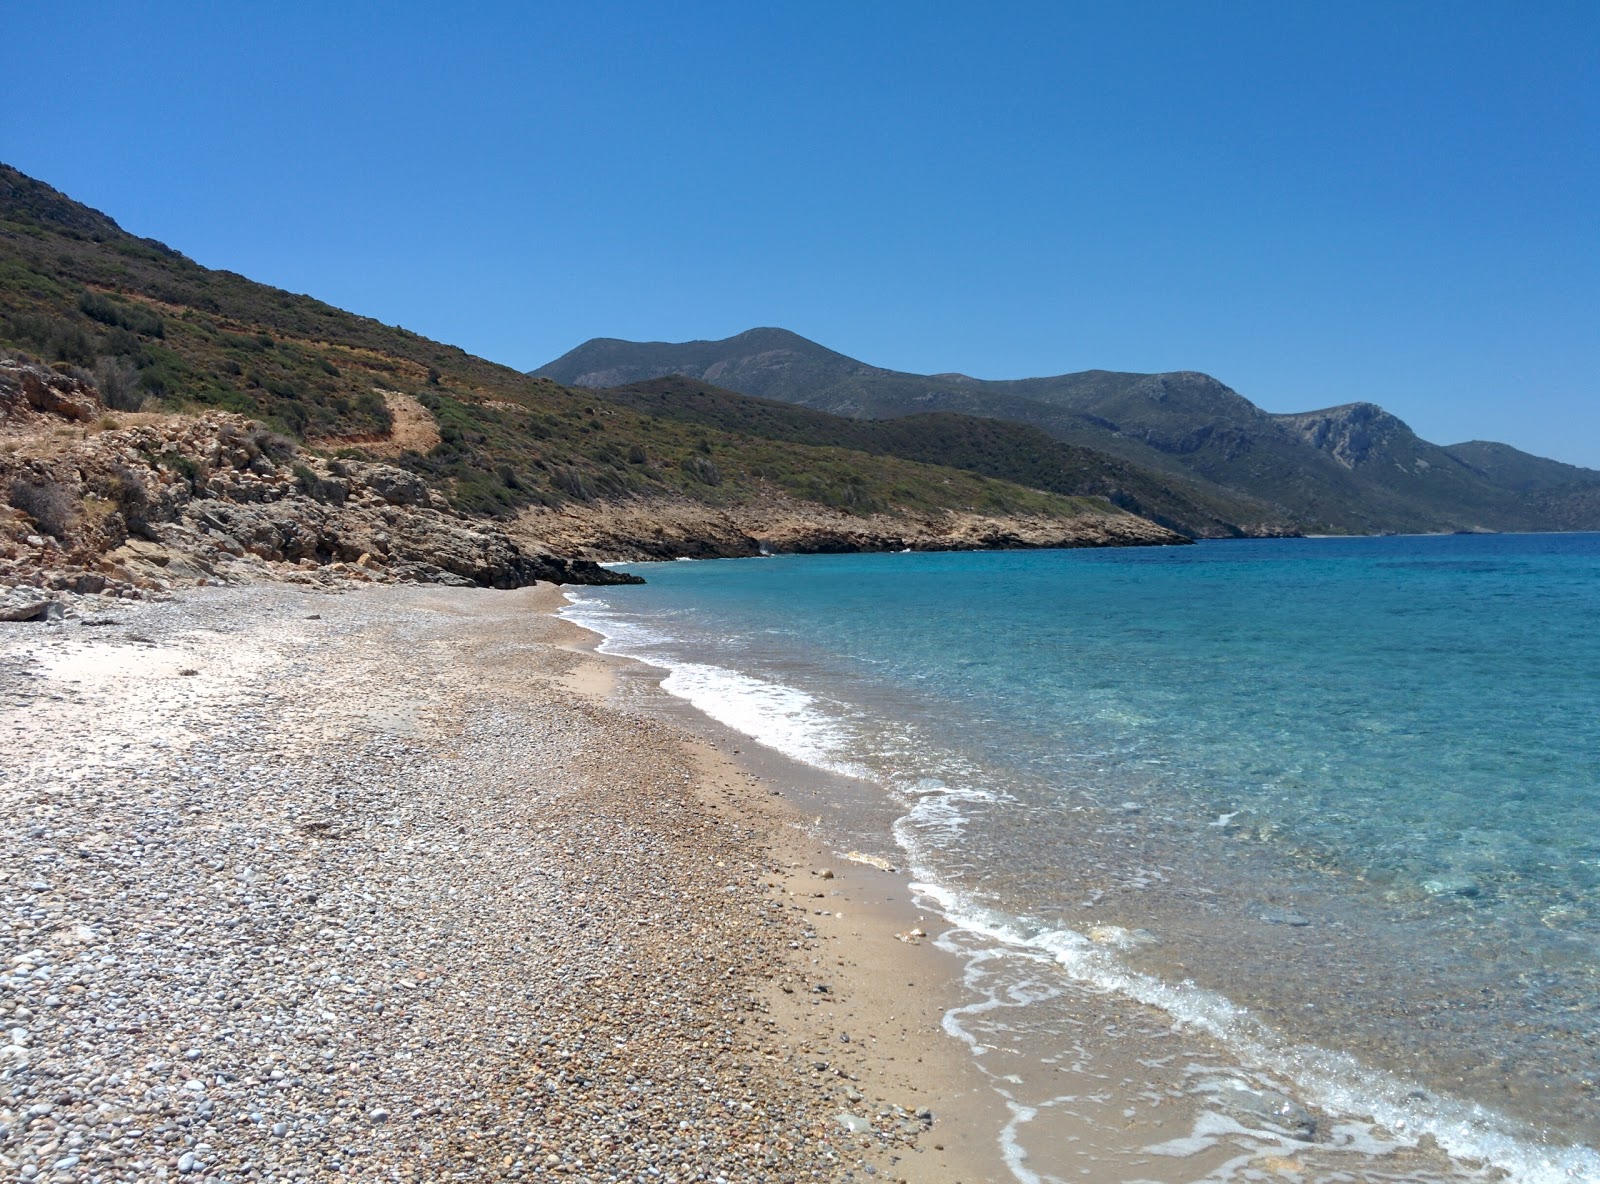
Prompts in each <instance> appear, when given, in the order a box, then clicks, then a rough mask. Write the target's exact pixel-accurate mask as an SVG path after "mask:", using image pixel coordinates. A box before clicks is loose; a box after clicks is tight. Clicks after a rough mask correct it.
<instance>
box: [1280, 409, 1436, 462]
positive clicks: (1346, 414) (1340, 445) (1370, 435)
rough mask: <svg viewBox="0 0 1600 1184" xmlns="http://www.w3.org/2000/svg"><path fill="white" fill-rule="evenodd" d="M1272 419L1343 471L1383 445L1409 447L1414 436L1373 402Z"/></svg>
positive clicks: (1367, 457)
mask: <svg viewBox="0 0 1600 1184" xmlns="http://www.w3.org/2000/svg"><path fill="white" fill-rule="evenodd" d="M1274 418H1276V419H1277V420H1278V422H1279V423H1281V424H1283V425H1284V426H1286V427H1288V428H1289V429H1290V430H1291V431H1293V432H1294V433H1295V434H1296V435H1298V436H1299V437H1300V439H1302V440H1304V441H1305V442H1306V443H1307V444H1309V445H1311V447H1313V448H1316V449H1318V450H1320V451H1322V452H1326V453H1327V454H1328V455H1329V456H1331V457H1333V459H1334V460H1336V461H1338V462H1339V463H1340V464H1341V465H1343V466H1344V467H1345V468H1347V469H1359V468H1360V467H1361V466H1363V465H1365V464H1367V463H1368V461H1369V460H1371V459H1372V458H1373V456H1374V454H1375V453H1376V452H1378V451H1380V450H1385V446H1386V445H1389V444H1391V443H1393V442H1394V441H1397V440H1398V441H1403V442H1405V443H1407V444H1409V443H1410V442H1411V440H1412V439H1413V437H1414V433H1413V432H1412V431H1411V429H1410V428H1409V427H1407V426H1406V425H1405V423H1404V422H1403V421H1401V420H1400V419H1398V418H1396V417H1395V416H1393V415H1390V414H1389V413H1388V412H1387V411H1385V410H1384V409H1383V408H1382V407H1379V406H1378V405H1377V404H1375V403H1347V404H1345V405H1344V406H1343V407H1331V408H1329V409H1328V410H1326V411H1307V412H1302V413H1299V414H1293V415H1279V416H1275V417H1274Z"/></svg>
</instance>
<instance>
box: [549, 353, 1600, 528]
mask: <svg viewBox="0 0 1600 1184" xmlns="http://www.w3.org/2000/svg"><path fill="white" fill-rule="evenodd" d="M535 374H538V375H542V376H546V377H551V378H555V379H558V380H559V381H562V382H566V383H570V384H573V385H577V386H585V387H594V388H610V387H619V386H628V385H631V384H636V383H639V382H643V381H647V380H649V379H652V378H657V377H660V376H663V375H669V374H679V375H683V376H685V377H688V378H691V379H695V380H698V381H701V382H707V383H715V384H717V385H718V386H722V387H727V388H730V389H732V390H734V391H738V392H740V393H742V394H745V395H753V396H760V397H764V398H768V399H774V400H779V401H782V402H785V403H794V404H799V405H802V406H805V407H810V408H813V409H816V410H819V411H825V412H829V413H832V414H836V415H844V416H851V417H856V418H859V419H865V420H889V421H894V420H898V419H902V418H906V417H916V416H921V415H925V414H927V413H930V412H946V413H959V414H961V415H967V416H981V417H987V418H991V419H997V420H1003V421H1007V422H1010V423H1016V424H1025V425H1028V426H1029V427H1032V428H1035V429H1037V430H1038V431H1039V432H1042V433H1044V434H1045V435H1048V436H1049V437H1051V438H1053V439H1054V440H1056V441H1058V442H1061V443H1063V444H1069V445H1075V446H1077V447H1078V448H1080V449H1086V450H1090V452H1092V453H1098V454H1101V455H1102V456H1107V457H1111V458H1115V460H1116V461H1118V462H1120V464H1121V468H1120V469H1107V470H1105V471H1106V473H1108V474H1110V473H1115V474H1116V477H1115V478H1114V479H1116V480H1119V481H1122V482H1124V483H1126V484H1127V487H1128V488H1129V489H1130V491H1132V490H1134V489H1135V476H1137V477H1138V479H1139V480H1140V481H1142V488H1143V489H1149V488H1152V487H1155V488H1161V487H1166V488H1167V489H1169V490H1171V491H1172V492H1173V493H1177V494H1181V495H1182V496H1183V497H1184V498H1186V499H1187V500H1188V501H1189V502H1190V504H1191V505H1192V506H1197V507H1203V508H1204V509H1205V510H1206V511H1208V512H1210V513H1212V514H1214V515H1216V516H1218V517H1221V518H1222V519H1224V520H1225V521H1227V522H1230V523H1232V524H1234V525H1236V526H1241V527H1244V528H1247V529H1251V530H1258V529H1263V528H1266V529H1270V528H1272V527H1274V526H1280V525H1282V524H1284V523H1289V524H1292V525H1293V526H1294V527H1297V528H1299V529H1301V530H1305V531H1318V532H1354V533H1373V532H1381V531H1437V530H1564V529H1600V514H1596V513H1595V512H1594V508H1595V507H1596V506H1597V505H1600V496H1597V491H1600V473H1597V472H1594V471H1592V470H1587V469H1579V468H1576V467H1574V466H1569V465H1560V464H1558V463H1557V462H1555V461H1546V460H1543V459H1542V458H1539V457H1530V456H1528V455H1527V454H1526V453H1520V452H1518V451H1517V450H1516V449H1512V448H1509V447H1508V446H1506V445H1500V444H1485V443H1472V444H1463V445H1456V446H1453V447H1450V448H1444V447H1440V446H1438V445H1434V444H1430V443H1428V442H1427V441H1425V440H1422V439H1420V438H1419V437H1418V436H1417V435H1416V434H1415V433H1414V432H1412V430H1411V429H1410V428H1409V427H1407V426H1406V424H1404V423H1403V422H1402V421H1400V420H1399V419H1397V418H1396V417H1395V416H1393V415H1390V414H1389V413H1388V412H1385V411H1384V410H1383V409H1382V408H1379V407H1376V406H1374V405H1373V404H1371V403H1364V402H1354V403H1349V404H1346V405H1343V406H1340V407H1334V408H1329V409H1326V410H1321V411H1313V412H1306V413H1302V414H1292V415H1274V414H1271V413H1268V412H1266V411H1263V410H1262V409H1261V408H1259V407H1257V406H1256V405H1255V404H1253V403H1251V402H1250V401H1249V400H1248V399H1246V398H1244V397H1243V396H1242V395H1240V394H1239V393H1238V392H1236V391H1234V390H1232V389H1230V388H1229V387H1227V386H1226V385H1224V384H1223V383H1221V382H1219V381H1217V380H1216V379H1215V378H1212V377H1210V376H1209V375H1205V374H1199V373H1194V372H1189V371H1180V372H1174V373H1168V374H1133V373H1121V372H1115V371H1107V370H1089V371H1083V372H1080V373H1076V374H1062V375H1056V376H1053V377H1046V378H1027V379H1018V380H1011V381H985V380H981V379H976V378H970V377H968V376H966V375H963V374H935V375H923V374H909V373H904V372H900V371H894V370H886V369H883V368H881V367H877V366H871V365H869V364H867V363H865V362H861V361H858V360H856V359H854V358H850V357H846V356H845V355H843V354H840V353H837V352H835V351H834V350H830V349H828V348H826V347H825V346H822V345H818V344H817V343H816V342H813V341H808V340H806V339H805V338H803V337H800V336H798V335H796V334H794V333H790V332H787V331H785V330H782V329H752V330H749V331H748V332H745V333H741V334H739V335H737V336H735V337H730V338H727V339H725V340H722V341H692V342H683V343H669V342H628V341H621V340H618V339H615V338H596V339H595V340H593V341H589V342H586V343H585V344H583V345H581V346H579V347H578V348H577V349H574V350H572V351H571V352H569V353H567V354H565V355H563V356H562V357H561V358H558V359H556V360H555V361H553V362H551V363H549V364H548V365H546V366H544V367H541V368H540V369H539V370H537V371H535ZM1078 455H1084V454H1082V453H1080V454H1078ZM1019 459H1023V458H1020V457H1008V458H1006V465H1007V466H1010V465H1013V464H1014V463H1015V462H1016V461H1017V460H1019ZM950 463H963V461H962V460H960V459H952V460H951V461H950ZM985 463H987V462H985ZM1051 463H1052V464H1053V463H1055V462H1054V461H1052V462H1051ZM1062 463H1063V472H1071V471H1072V466H1071V464H1070V463H1068V462H1066V461H1065V460H1064V459H1063V462H1062ZM1027 468H1028V466H1027V465H1026V464H1025V463H1024V464H1017V465H1016V471H1017V472H1019V473H1020V472H1024V471H1026V470H1027ZM983 471H998V470H994V469H992V468H990V469H984V470H983ZM1023 479H1036V478H1023ZM1068 484H1071V480H1070V479H1069V481H1068ZM1049 487H1051V488H1054V487H1056V486H1054V485H1051V486H1049ZM1131 496H1132V498H1133V500H1134V502H1135V503H1136V504H1141V505H1144V504H1149V505H1151V506H1152V507H1156V512H1157V513H1170V511H1168V510H1166V509H1165V508H1164V507H1157V506H1156V503H1155V502H1147V501H1146V498H1145V497H1144V496H1141V495H1140V494H1139V493H1137V492H1133V493H1132V494H1131ZM1189 525H1190V527H1191V529H1196V530H1197V531H1198V532H1199V533H1207V530H1206V526H1205V523H1204V522H1203V521H1200V520H1194V521H1192V522H1190V524H1189Z"/></svg>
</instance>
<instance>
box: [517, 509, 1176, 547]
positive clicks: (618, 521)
mask: <svg viewBox="0 0 1600 1184" xmlns="http://www.w3.org/2000/svg"><path fill="white" fill-rule="evenodd" d="M512 533H513V534H515V535H516V537H517V538H518V539H521V540H527V541H528V542H530V543H531V542H532V541H533V540H538V542H539V543H540V544H542V545H544V546H548V547H552V548H555V549H556V550H558V551H560V552H561V553H562V554H568V555H580V556H583V557H585V558H588V559H593V560H598V561H600V562H608V561H622V560H650V559H678V558H689V559H717V558H738V557H742V556H750V555H765V554H776V553H785V552H787V553H798V554H811V553H817V552H848V551H905V550H911V551H977V550H1024V549H1033V548H1045V547H1117V546H1127V547H1136V546H1160V545H1181V544H1186V543H1188V542H1190V540H1189V539H1188V538H1187V537H1185V536H1183V535H1180V534H1177V533H1176V532H1174V531H1170V530H1167V529H1166V528H1165V527H1161V526H1157V525H1156V524H1155V523H1153V522H1149V521H1147V520H1146V519H1143V518H1137V517H1134V516H1133V515H1132V514H1123V513H1119V512H1117V511H1115V510H1113V509H1111V508H1110V507H1109V506H1107V507H1106V509H1105V510H1104V511H1103V512H1091V511H1086V512H1085V513H1083V514H1080V515H1078V516H1077V517H1073V518H1045V517H1019V516H1004V517H1002V516H998V515H983V514H974V513H957V512H943V513H919V514H863V515H856V514H847V513H845V512H843V511H840V510H831V509H828V508H827V507H824V506H817V505H813V504H808V503H804V502H797V501H790V500H784V499H778V498H774V499H772V500H770V501H768V502H765V503H762V504H761V505H755V506H732V507H723V508H717V507H711V506H706V505H703V504H700V503H697V502H687V501H682V502H661V501H654V502H649V503H620V504H615V503H614V504H606V505H590V506H568V507H564V508H562V509H560V510H542V509H533V510H527V511H524V513H523V514H522V516H521V517H520V518H519V519H518V520H517V522H516V524H515V526H513V527H512Z"/></svg>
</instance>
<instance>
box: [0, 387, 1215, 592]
mask: <svg viewBox="0 0 1600 1184" xmlns="http://www.w3.org/2000/svg"><path fill="white" fill-rule="evenodd" d="M0 495H3V496H0V584H3V585H5V586H7V587H13V588H15V587H21V588H23V589H27V588H34V589H38V590H41V591H42V592H43V593H45V594H47V595H45V596H44V597H43V598H44V599H52V598H55V599H59V595H58V594H61V593H77V594H82V595H104V596H112V597H120V598H124V599H135V598H138V597H141V596H146V595H151V594H164V593H167V592H169V591H171V590H172V589H173V588H175V587H184V586H202V585H205V584H208V583H223V584H238V583H244V582H251V581H258V580H278V581H287V582H291V583H300V584H307V585H314V586H319V587H342V586H347V585H350V584H355V583H423V584H443V585H454V586H461V587H466V586H477V587H489V588H501V589H506V588H518V587H525V586H528V585H530V584H533V583H535V582H538V581H546V582H550V583H557V584H608V583H627V582H633V581H636V580H637V579H638V577H636V576H631V575H627V574H624V573H621V572H616V571H613V570H611V569H610V568H608V567H605V566H602V564H605V563H608V562H613V561H621V560H641V559H674V558H680V557H688V558H713V557H732V556H749V555H759V554H765V553H770V552H775V551H787V552H802V553H809V552H820V551H899V550H907V549H910V550H970V549H978V548H987V549H994V548H1022V547H1065V546H1149V545H1170V544H1181V543H1186V542H1188V541H1189V540H1188V539H1187V538H1185V537H1184V536H1182V535H1178V534H1176V533H1174V532H1172V531H1169V530H1167V529H1165V528H1163V527H1160V526H1157V525H1155V524H1154V523H1151V522H1148V521H1146V520H1144V519H1141V518H1137V517H1135V516H1133V515H1131V514H1124V513H1120V512H1118V511H1115V510H1113V509H1112V508H1111V507H1109V506H1106V507H1104V508H1103V509H1090V510H1086V511H1085V512H1084V513H1083V514H1081V515H1079V516H1077V517H1072V518H1044V517H1018V516H1006V515H985V514H980V513H956V512H949V511H941V512H937V513H909V512H908V513H896V514H888V513H879V514H849V513H845V512H843V511H838V510H831V509H829V508H828V507H825V506H821V505H815V504H810V503H804V502H798V501H795V500H793V499H789V498H784V497H780V496H774V497H772V498H771V499H768V500H766V501H764V502H762V503H761V504H759V505H732V506H726V507H717V506H711V505H705V504H700V503H691V502H686V501H665V500H661V499H655V500H649V501H613V502H600V503H574V504H569V505H567V506H564V507H562V508H560V509H556V510H550V509H542V508H541V509H534V510H527V511H524V512H523V513H522V514H521V515H520V516H519V517H517V518H516V519H515V520H513V521H499V520H492V519H486V518H474V517H469V516H466V515H463V514H461V513H458V512H457V511H456V510H454V509H453V508H452V507H451V505H450V503H449V502H448V501H447V499H446V498H445V497H444V496H443V495H442V494H441V493H440V492H439V491H438V490H437V489H435V488H433V487H431V486H430V485H429V484H428V483H427V482H426V481H425V480H424V479H423V478H422V477H419V476H418V475H417V474H415V473H413V472H410V471H408V470H407V469H404V468H402V467H400V466H398V465H395V464H390V463H386V462H384V461H379V460H371V459H365V460H363V459H353V458H348V457H345V458H340V457H329V456H324V455H319V454H317V453H315V452H313V451H311V450H308V449H304V448H302V447H300V446H299V445H297V444H296V443H295V442H294V441H292V440H289V439H287V438H285V437H283V436H280V435H278V434H276V433H274V432H271V431H269V430H268V429H266V428H264V427H262V426H261V425H259V424H256V423H253V422H251V421H250V420H247V419H244V418H243V417H241V416H238V415H233V414H229V413H225V412H208V413H205V414H202V415H172V414H153V413H146V412H131V413H116V412H110V411H108V410H107V408H106V406H105V404H104V403H103V402H102V401H101V399H100V396H99V393H98V392H97V391H96V390H95V388H94V387H93V386H91V385H90V384H89V383H88V382H86V381H85V380H84V379H83V378H82V377H79V376H75V375H74V374H72V373H66V372H62V371H59V370H56V369H52V368H49V367H44V366H39V365H36V364H32V363H27V362H21V361H17V360H10V361H7V360H3V359H0ZM20 595H22V596H23V601H24V602H25V603H26V604H33V603H38V598H35V599H34V600H31V601H30V600H27V597H26V594H25V593H24V594H20ZM13 607H14V608H15V611H23V608H21V607H16V606H13ZM24 607H25V605H24ZM3 611H7V610H5V609H0V612H3Z"/></svg>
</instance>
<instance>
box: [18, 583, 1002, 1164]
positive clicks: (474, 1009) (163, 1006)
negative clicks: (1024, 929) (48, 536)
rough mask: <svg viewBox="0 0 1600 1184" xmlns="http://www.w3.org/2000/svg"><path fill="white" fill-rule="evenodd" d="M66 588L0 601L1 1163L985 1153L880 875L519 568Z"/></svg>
mask: <svg viewBox="0 0 1600 1184" xmlns="http://www.w3.org/2000/svg"><path fill="white" fill-rule="evenodd" d="M83 603H84V606H85V607H84V609H83V611H82V612H81V613H80V615H79V616H78V617H77V618H76V619H69V620H68V621H66V622H65V623H63V624H59V625H49V626H46V625H42V624H37V623H25V624H7V625H0V630H3V631H4V632H3V634H0V710H3V713H4V715H3V719H0V736H3V743H4V746H5V751H6V753H7V756H6V760H5V763H4V771H3V781H0V812H3V817H4V828H5V831H6V833H7V834H8V836H10V837H9V838H8V841H7V843H6V844H5V845H4V847H3V849H0V900H3V903H4V909H3V918H0V952H3V956H4V966H3V968H0V969H3V977H0V1020H3V1028H0V1036H3V1045H0V1055H3V1057H4V1061H3V1064H0V1083H3V1084H0V1173H3V1174H4V1176H5V1177H6V1178H8V1179H20V1180H33V1181H56V1180H59V1181H66V1180H74V1181H83V1180H106V1181H112V1180H115V1181H135V1180H159V1179H176V1178H183V1179H186V1180H193V1181H213V1180H214V1181H235V1180H321V1179H333V1178H350V1179H363V1180H477V1179H537V1178H546V1177H549V1178H559V1179H571V1180H597V1181H598V1180H636V1179H637V1180H656V1179H660V1180H669V1181H671V1180H730V1181H736V1180H804V1179H826V1180H832V1179H865V1178H869V1177H875V1178H878V1179H891V1180H893V1179H904V1180H908V1181H947V1180H980V1179H986V1178H993V1177H994V1176H995V1175H996V1173H997V1172H998V1171H999V1170H1000V1164H999V1162H998V1158H997V1156H996V1153H995V1151H994V1149H993V1131H994V1130H995V1128H996V1125H997V1124H996V1116H995V1114H994V1113H993V1111H994V1109H995V1106H996V1103H995V1101H994V1099H993V1097H992V1095H991V1094H989V1092H988V1091H987V1090H986V1089H984V1088H983V1086H982V1085H981V1082H980V1081H979V1080H977V1078H976V1074H975V1073H974V1072H973V1070H972V1068H971V1066H970V1064H969V1063H968V1058H967V1055H966V1051H965V1049H964V1048H963V1047H962V1046H960V1045H959V1044H958V1043H957V1042H955V1041H953V1040H951V1039H949V1038H948V1037H947V1036H945V1035H944V1034H943V1033H942V1032H941V1031H940V1028H939V1024H940V1018H941V1015H942V1012H943V1007H944V1006H945V1001H946V999H947V998H948V996H949V994H950V992H951V990H952V989H953V988H952V987H951V985H950V984H949V979H950V976H951V975H952V974H954V973H955V963H954V960H953V959H951V958H950V957H949V956H948V955H946V954H944V953H943V952H941V951H939V950H937V949H935V948H934V947H933V946H931V945H930V944H928V943H927V942H925V941H923V940H921V939H920V938H919V937H918V936H917V935H916V934H915V932H913V931H914V930H916V929H917V928H918V927H919V925H918V922H919V920H923V918H922V916H921V914H919V913H918V912H917V911H916V910H915V908H914V907H913V906H912V905H911V904H910V903H909V902H908V901H907V900H906V898H905V886H904V881H903V878H902V877H900V876H898V875H896V874H894V873H892V872H888V871H885V870H880V869H879V868H876V867H872V866H869V865H866V864H862V863H857V862H853V861H851V860H850V859H848V858H845V857H844V855H845V854H847V853H842V852H840V851H838V850H835V849H833V848H831V847H830V846H829V845H828V843H827V841H826V838H825V836H824V835H823V833H822V832H821V831H820V830H819V828H818V827H817V825H816V823H817V819H816V818H814V817H810V816H808V815H807V814H806V813H805V812H804V811H803V810H802V808H801V807H800V806H799V805H798V804H797V803H796V802H795V801H794V800H793V799H794V798H796V797H797V796H803V795H800V794H798V793H796V792H795V787H794V786H792V785H786V784H778V783H775V782H774V781H773V779H772V778H771V777H770V776H769V775H766V772H765V771H764V770H762V769H760V768H759V766H751V765H749V764H748V763H742V762H743V758H742V757H740V756H738V755H735V754H734V752H733V751H732V750H733V749H735V748H737V747H738V743H737V741H736V740H735V739H733V738H732V737H731V736H730V737H724V738H720V739H719V737H718V735H717V733H716V732H715V729H714V728H712V727H711V726H710V725H706V726H705V727H704V728H702V729H691V728H689V727H686V726H684V725H683V724H682V723H681V722H677V721H674V719H673V718H672V712H671V710H670V709H666V708H665V707H664V704H663V703H662V702H661V701H665V700H666V699H667V696H665V695H664V694H663V693H661V692H659V690H656V691H654V692H653V694H654V699H653V700H651V699H650V696H651V694H652V692H651V689H650V684H649V679H648V678H647V677H640V675H639V672H640V671H641V670H642V669H643V668H640V667H638V666H636V665H634V664H631V663H623V662H621V661H619V660H617V659H611V658H606V657H604V656H599V655H596V654H594V653H592V652H591V651H590V649H589V645H590V643H591V642H592V641H593V638H592V636H591V635H589V634H586V633H584V632H583V631H581V630H579V629H577V628H576V627H575V626H572V625H569V624H567V623H565V622H563V621H560V620H558V619H556V618H555V617H554V616H553V615H552V614H553V612H554V610H555V609H557V608H558V607H559V605H560V603H561V598H560V594H559V592H558V591H557V590H556V589H554V588H553V587H550V586H548V585H541V586H540V587H538V588H537V589H525V590H521V591H517V592H494V591H484V590H471V589H468V590H461V589H434V588H424V587H381V588H364V589H360V590H357V591H352V592H349V593H344V594H336V593H329V592H315V591H308V590H306V589H303V588H297V587H293V586H286V585H274V584H257V585H251V586H245V587H236V588H201V589H193V590H190V591H185V592H184V593H183V594H182V596H181V598H180V599H176V600H172V601H168V602H165V603H156V602H144V603H137V604H130V603H126V602H111V601H107V602H104V608H103V609H101V608H100V606H99V604H98V603H96V602H94V601H85V602H83ZM624 671H627V672H628V674H627V676H626V677H623V678H622V681H625V682H627V683H628V691H629V693H628V694H623V695H619V694H617V689H618V684H619V676H620V675H622V674H623V672H624ZM657 708H662V709H661V710H657ZM925 923H926V924H927V925H928V926H929V927H931V924H932V920H931V918H929V919H926V922H925Z"/></svg>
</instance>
